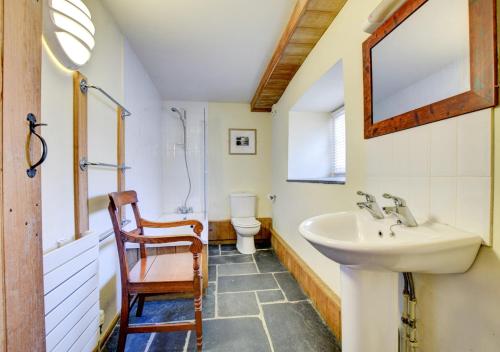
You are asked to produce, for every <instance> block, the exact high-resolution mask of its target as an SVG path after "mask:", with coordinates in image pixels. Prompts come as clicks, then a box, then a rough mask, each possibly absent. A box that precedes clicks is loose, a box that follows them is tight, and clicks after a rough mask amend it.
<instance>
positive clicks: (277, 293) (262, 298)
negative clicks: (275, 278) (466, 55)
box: [257, 290, 285, 303]
mask: <svg viewBox="0 0 500 352" xmlns="http://www.w3.org/2000/svg"><path fill="white" fill-rule="evenodd" d="M257 296H258V297H259V302H261V303H268V302H276V301H284V300H285V296H283V293H282V292H281V290H272V291H257Z"/></svg>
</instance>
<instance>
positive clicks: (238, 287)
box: [217, 274, 279, 293]
mask: <svg viewBox="0 0 500 352" xmlns="http://www.w3.org/2000/svg"><path fill="white" fill-rule="evenodd" d="M273 288H276V289H277V288H279V287H278V284H277V283H276V280H274V277H273V275H272V274H253V275H238V276H219V278H218V280H217V289H218V290H219V291H218V293H224V292H238V291H255V290H267V289H273Z"/></svg>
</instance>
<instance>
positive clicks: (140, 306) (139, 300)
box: [135, 295, 146, 317]
mask: <svg viewBox="0 0 500 352" xmlns="http://www.w3.org/2000/svg"><path fill="white" fill-rule="evenodd" d="M145 299H146V297H144V296H143V295H139V297H138V298H137V310H136V311H135V316H136V317H141V316H142V311H143V310H144V300H145Z"/></svg>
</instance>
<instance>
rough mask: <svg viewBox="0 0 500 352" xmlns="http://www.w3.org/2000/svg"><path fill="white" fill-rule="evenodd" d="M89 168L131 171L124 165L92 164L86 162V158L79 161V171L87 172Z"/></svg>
mask: <svg viewBox="0 0 500 352" xmlns="http://www.w3.org/2000/svg"><path fill="white" fill-rule="evenodd" d="M89 166H103V167H112V168H115V169H119V170H128V169H131V167H130V166H127V165H125V164H121V165H116V164H108V163H93V162H90V161H88V160H87V159H86V158H82V159H81V160H80V170H82V171H87V170H88V168H89Z"/></svg>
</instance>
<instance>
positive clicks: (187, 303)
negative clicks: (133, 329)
mask: <svg viewBox="0 0 500 352" xmlns="http://www.w3.org/2000/svg"><path fill="white" fill-rule="evenodd" d="M193 302H194V301H193V299H192V298H182V299H172V300H168V301H148V300H146V302H145V303H144V310H143V312H142V316H141V317H136V316H135V312H136V308H137V304H135V305H134V308H132V310H131V311H130V324H144V323H163V322H168V321H180V320H192V319H194V303H193Z"/></svg>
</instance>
